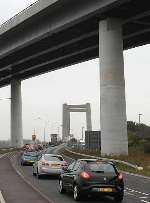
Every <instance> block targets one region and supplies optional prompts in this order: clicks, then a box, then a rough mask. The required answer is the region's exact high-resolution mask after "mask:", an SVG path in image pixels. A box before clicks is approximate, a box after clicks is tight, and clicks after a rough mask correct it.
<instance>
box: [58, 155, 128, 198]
mask: <svg viewBox="0 0 150 203" xmlns="http://www.w3.org/2000/svg"><path fill="white" fill-rule="evenodd" d="M66 191H72V192H73V197H74V199H75V200H76V201H78V200H80V199H82V198H84V197H86V196H88V195H89V194H102V195H110V196H113V197H114V199H115V200H116V201H122V200H123V196H124V181H123V176H122V174H121V173H119V172H118V170H117V168H116V167H115V165H114V164H113V163H112V162H109V161H102V160H96V159H78V160H77V161H75V162H73V163H72V164H70V165H69V166H68V168H67V169H64V171H63V172H62V174H61V175H60V178H59V192H60V193H65V192H66Z"/></svg>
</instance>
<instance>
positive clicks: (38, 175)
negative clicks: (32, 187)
mask: <svg viewBox="0 0 150 203" xmlns="http://www.w3.org/2000/svg"><path fill="white" fill-rule="evenodd" d="M37 178H38V179H40V178H41V175H40V174H39V172H38V170H37Z"/></svg>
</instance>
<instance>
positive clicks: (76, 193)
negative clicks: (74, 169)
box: [73, 185, 82, 201]
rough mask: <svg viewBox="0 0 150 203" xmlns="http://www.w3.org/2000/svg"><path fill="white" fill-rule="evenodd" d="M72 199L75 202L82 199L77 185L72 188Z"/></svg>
mask: <svg viewBox="0 0 150 203" xmlns="http://www.w3.org/2000/svg"><path fill="white" fill-rule="evenodd" d="M73 198H74V200H75V201H80V200H81V198H82V194H81V192H80V190H79V187H78V186H77V185H74V188H73Z"/></svg>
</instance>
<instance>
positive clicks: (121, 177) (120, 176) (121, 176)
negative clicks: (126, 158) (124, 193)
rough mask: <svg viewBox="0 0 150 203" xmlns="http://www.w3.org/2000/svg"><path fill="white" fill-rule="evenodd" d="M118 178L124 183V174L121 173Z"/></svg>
mask: <svg viewBox="0 0 150 203" xmlns="http://www.w3.org/2000/svg"><path fill="white" fill-rule="evenodd" d="M117 178H118V180H119V181H123V175H122V173H119V174H118V177H117Z"/></svg>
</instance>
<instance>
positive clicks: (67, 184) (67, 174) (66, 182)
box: [62, 161, 76, 189]
mask: <svg viewBox="0 0 150 203" xmlns="http://www.w3.org/2000/svg"><path fill="white" fill-rule="evenodd" d="M75 163H76V161H74V162H73V163H71V164H70V165H69V166H68V168H67V170H66V171H64V173H63V174H62V181H63V184H64V187H66V188H67V189H70V178H71V176H72V172H73V167H74V165H75Z"/></svg>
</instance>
